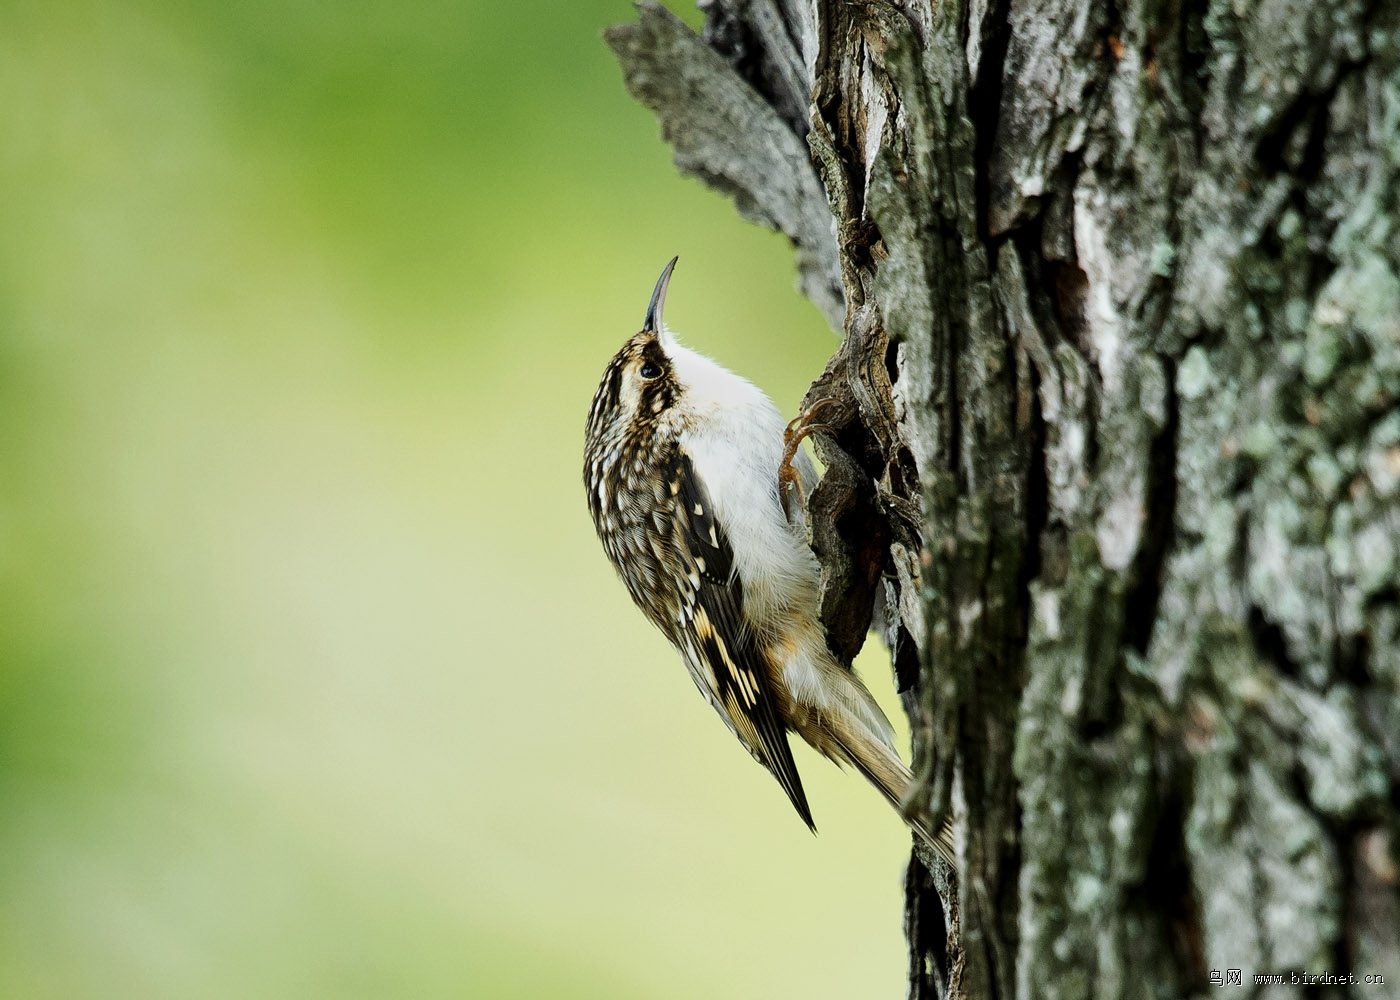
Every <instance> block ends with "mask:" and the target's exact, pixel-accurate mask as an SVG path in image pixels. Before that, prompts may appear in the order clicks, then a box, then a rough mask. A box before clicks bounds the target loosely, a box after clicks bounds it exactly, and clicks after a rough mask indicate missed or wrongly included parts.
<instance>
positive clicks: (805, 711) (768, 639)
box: [584, 260, 954, 863]
mask: <svg viewBox="0 0 1400 1000" xmlns="http://www.w3.org/2000/svg"><path fill="white" fill-rule="evenodd" d="M674 265H675V261H674V260H672V261H671V263H670V264H668V265H667V267H666V270H665V271H664V272H663V273H662V275H661V279H660V280H659V281H658V282H657V284H656V289H655V291H654V292H653V293H652V299H651V304H650V306H649V307H648V309H647V316H646V321H645V322H644V323H643V327H642V330H641V331H640V332H638V333H637V334H635V335H634V336H632V337H631V338H630V339H629V340H628V341H627V342H626V343H625V344H624V345H623V347H622V349H621V350H620V351H618V353H617V354H616V355H615V356H614V357H613V359H612V361H611V362H610V363H609V364H608V367H607V369H606V370H605V371H604V373H603V378H602V381H601V382H600V384H599V386H598V391H597V394H596V395H595V396H594V399H593V405H592V406H591V407H590V409H589V414H588V426H587V433H586V441H585V451H584V485H585V487H586V489H587V493H588V509H589V512H590V513H591V514H592V516H593V523H594V526H595V527H596V528H597V531H598V537H599V538H600V539H601V540H602V543H603V548H604V550H605V551H606V552H607V554H608V558H609V559H610V560H611V561H612V563H613V565H614V566H615V567H616V568H617V570H618V573H619V575H620V576H621V577H622V580H623V582H624V583H625V584H626V586H627V590H628V592H629V593H630V594H631V595H632V599H633V601H634V602H636V604H637V606H638V607H639V608H641V609H642V611H643V612H644V613H645V614H646V616H647V617H648V618H649V619H650V620H651V621H652V623H653V624H654V625H656V626H657V628H659V629H660V630H661V631H662V633H663V634H665V636H666V638H667V639H669V640H670V641H671V643H672V645H674V646H675V647H676V649H677V650H678V651H679V652H680V654H681V659H682V660H683V661H684V662H685V665H686V667H687V669H688V670H689V672H690V675H691V677H692V679H693V680H694V681H695V684H696V687H698V688H699V689H700V691H701V693H702V694H703V695H704V696H705V698H706V700H708V701H709V703H710V704H711V705H712V706H713V707H714V709H715V711H716V712H717V713H718V714H719V716H720V717H721V718H722V719H723V720H724V722H725V724H726V725H727V726H728V727H729V729H730V731H731V732H733V733H734V734H735V736H737V737H738V738H739V741H740V742H741V743H742V744H743V745H744V746H745V748H747V749H748V751H749V752H750V753H751V754H752V755H753V756H754V758H755V759H756V760H758V761H759V763H761V764H763V766H764V767H766V768H767V769H768V770H769V771H770V772H771V773H772V774H773V776H774V777H775V778H776V779H777V780H778V783H779V784H780V785H781V786H782V787H783V790H784V791H785V792H786V793H787V796H788V798H789V799H790V800H791V801H792V804H793V807H794V808H795V809H796V810H797V812H798V815H800V816H801V817H802V819H803V821H804V822H806V823H807V824H808V826H813V823H812V813H811V809H810V808H809V806H808V804H807V798H806V795H805V793H804V791H803V788H802V780H801V778H800V777H799V775H798V773H797V768H796V765H795V764H794V763H793V758H792V752H791V750H790V748H789V746H788V742H787V730H789V729H791V730H793V731H795V732H796V733H798V735H800V736H801V737H802V738H803V739H805V740H806V741H807V742H808V743H809V744H811V745H812V746H813V747H814V748H816V749H817V750H818V751H819V752H821V753H822V754H824V755H825V756H827V757H829V758H830V759H832V760H834V761H836V762H837V763H840V764H850V765H852V766H853V767H855V768H856V769H857V770H859V771H860V772H861V773H862V774H864V775H865V776H866V778H867V779H869V780H870V781H871V783H872V784H874V785H875V786H876V788H878V789H879V790H880V792H881V793H882V794H883V795H884V796H885V798H886V799H887V800H889V801H890V803H891V804H893V805H894V806H895V808H896V809H901V805H902V800H903V797H904V795H905V794H906V792H907V791H908V789H909V786H910V783H911V781H912V776H911V775H910V773H909V769H908V768H907V767H906V766H905V765H904V762H903V761H901V760H900V759H899V755H898V754H897V753H896V752H895V750H894V748H893V739H892V732H891V729H890V725H889V722H888V720H887V719H886V718H885V716H884V714H883V713H882V712H881V711H880V709H879V707H878V706H877V705H876V704H875V700H874V699H873V698H872V697H871V696H870V693H869V692H868V691H867V690H866V689H865V686H864V685H863V684H861V682H860V680H859V678H857V677H856V676H855V674H854V673H852V672H851V671H850V670H848V669H846V668H845V667H843V666H842V665H841V664H839V663H837V662H836V660H835V659H834V658H833V657H832V655H831V653H830V651H829V650H828V649H827V648H826V643H825V635H824V633H823V631H822V627H821V624H820V621H819V619H818V616H817V584H818V574H819V568H818V566H817V563H816V559H815V557H814V556H813V555H812V553H811V551H810V549H808V548H807V545H806V541H805V538H804V537H803V532H802V530H801V528H800V526H797V525H794V524H793V523H792V522H791V521H790V520H789V518H788V515H787V514H786V512H785V509H784V505H783V503H782V500H781V498H780V493H779V490H780V487H779V478H780V477H779V471H780V470H779V467H780V465H782V464H783V461H784V457H785V456H784V434H783V432H784V429H785V422H784V421H783V419H782V416H781V415H780V414H779V412H778V410H777V408H776V407H775V406H774V405H773V404H772V402H771V401H770V400H769V399H768V398H767V397H766V396H765V395H763V393H762V392H760V391H759V390H758V389H757V388H755V387H754V386H753V385H752V384H750V383H749V382H747V381H745V380H744V379H742V378H740V377H739V376H737V375H735V374H733V373H732V372H729V371H726V370H725V369H723V368H721V367H720V366H719V365H717V364H715V363H714V362H713V361H710V360H709V359H707V358H704V357H701V356H700V355H698V354H696V353H695V352H693V351H690V350H688V349H687V348H685V347H683V346H681V345H680V344H678V343H676V342H675V339H674V338H673V337H672V336H671V335H670V333H669V332H668V331H667V330H666V328H665V327H664V325H663V324H662V322H661V308H662V305H663V304H664V299H665V293H666V286H667V283H668V281H669V279H670V275H671V269H672V267H673V266H674ZM794 464H795V465H796V466H797V472H798V473H799V475H800V478H802V479H804V480H805V481H806V483H808V484H810V483H813V482H814V481H815V471H814V470H813V469H812V466H811V463H810V461H809V460H808V459H807V458H806V456H805V455H803V454H801V453H800V452H799V453H798V455H797V457H796V460H795V462H794ZM786 478H789V479H790V478H791V474H790V473H788V474H786ZM901 813H902V809H901ZM906 818H907V817H906ZM909 823H910V826H911V827H912V828H913V829H914V831H915V832H916V833H917V834H919V836H920V837H921V838H922V839H923V840H924V841H925V842H927V843H928V845H929V846H930V847H932V848H933V849H934V850H936V851H937V852H938V853H939V854H941V855H942V856H943V857H944V858H945V859H946V860H948V861H949V862H950V863H953V858H954V854H953V850H952V839H951V836H950V833H949V831H948V830H947V829H944V830H941V831H939V833H938V834H937V835H934V834H933V833H932V832H931V831H930V830H929V829H928V828H927V827H926V825H925V824H924V823H922V822H921V821H920V820H919V819H918V818H917V817H916V818H913V819H909ZM813 828H814V829H815V827H813Z"/></svg>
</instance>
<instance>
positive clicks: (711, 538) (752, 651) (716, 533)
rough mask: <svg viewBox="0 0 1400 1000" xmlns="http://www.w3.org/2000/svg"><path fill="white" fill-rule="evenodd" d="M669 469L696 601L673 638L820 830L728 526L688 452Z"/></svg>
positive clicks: (680, 551) (679, 544)
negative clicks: (749, 613) (748, 609)
mask: <svg viewBox="0 0 1400 1000" xmlns="http://www.w3.org/2000/svg"><path fill="white" fill-rule="evenodd" d="M671 471H672V478H671V483H670V487H671V491H672V494H673V496H674V497H675V502H674V503H673V504H672V505H671V510H673V511H675V515H674V516H675V519H676V523H675V524H674V525H673V529H674V530H673V531H672V532H671V533H670V537H671V540H672V543H673V544H674V545H675V546H676V549H677V552H676V553H675V554H676V555H677V556H678V557H679V559H680V562H681V565H682V566H683V568H684V583H683V584H682V586H683V587H689V588H690V589H691V591H692V593H691V594H689V595H685V596H688V597H690V598H691V599H690V600H682V602H681V605H682V607H685V608H687V609H689V611H688V615H689V616H688V620H686V621H682V622H679V623H677V626H676V633H677V634H676V635H675V636H674V637H673V641H674V642H675V644H676V645H677V646H679V647H680V648H681V650H682V652H683V654H684V655H685V657H686V659H687V665H688V666H690V668H691V673H692V674H693V675H694V676H695V681H696V683H697V684H698V685H700V687H701V690H702V691H704V693H705V695H706V697H707V698H708V699H709V701H710V703H711V704H712V705H714V706H715V708H716V709H718V710H719V713H720V715H721V716H723V717H724V720H725V722H726V723H728V725H729V727H730V728H731V729H732V730H733V731H734V733H735V734H736V735H737V736H738V737H739V739H740V741H742V742H743V744H744V746H745V747H747V748H748V751H749V753H751V754H753V756H754V759H755V760H757V761H758V762H759V763H760V764H762V765H763V766H764V767H766V768H767V769H768V770H769V771H770V772H772V774H773V777H775V778H777V779H778V784H780V785H782V786H783V791H785V792H787V795H788V798H789V799H791V800H792V805H793V808H795V809H796V810H797V813H798V815H799V816H801V817H802V820H803V822H805V823H806V824H807V825H808V826H809V827H811V828H812V829H813V830H815V829H816V826H815V825H814V824H813V823H812V812H811V810H810V809H809V808H808V806H807V796H806V794H805V793H804V792H803V790H802V779H801V778H800V777H799V776H798V774H797V765H796V764H795V763H794V762H793V759H792V749H791V748H790V747H789V746H788V740H787V731H786V727H785V726H784V725H783V720H782V716H781V715H780V714H779V711H778V702H777V698H776V696H775V695H774V692H773V685H772V679H771V677H770V676H769V670H768V667H767V665H766V663H765V662H764V654H763V652H762V650H761V649H759V647H758V644H757V642H756V641H755V638H754V635H753V632H752V630H751V629H750V628H749V627H748V625H747V624H746V622H745V620H744V611H743V609H744V590H743V583H742V581H741V580H740V579H739V576H738V574H737V573H736V572H735V571H734V551H733V550H732V549H731V548H730V547H729V538H728V537H727V536H726V534H725V531H724V525H722V524H720V523H719V521H718V520H716V518H715V514H714V507H713V506H712V505H711V503H710V497H709V493H708V492H707V491H706V489H705V484H704V483H703V482H702V481H701V479H700V477H699V475H698V474H697V473H696V471H695V466H694V465H693V464H692V463H691V461H690V457H689V456H688V455H687V454H686V453H685V452H684V451H683V450H681V451H678V452H677V454H676V460H675V463H674V465H673V468H672V470H671ZM706 688H708V690H706Z"/></svg>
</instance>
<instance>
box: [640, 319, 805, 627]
mask: <svg viewBox="0 0 1400 1000" xmlns="http://www.w3.org/2000/svg"><path fill="white" fill-rule="evenodd" d="M666 353H667V356H668V357H669V358H670V359H671V361H672V363H673V364H674V365H675V368H676V373H677V374H678V375H679V376H680V381H681V383H682V384H683V385H685V387H686V392H685V395H684V397H683V398H682V399H681V400H679V401H678V408H679V409H682V410H683V411H684V413H685V419H684V420H683V421H682V424H683V426H685V427H686V428H687V429H686V430H685V431H684V432H683V433H682V435H681V446H682V447H683V448H684V449H685V451H686V452H687V453H688V454H689V455H690V456H691V460H692V462H693V463H694V465H695V471H696V472H697V473H698V474H699V476H700V479H701V480H702V481H703V482H704V484H705V488H706V491H707V492H708V493H709V495H710V502H711V503H712V504H713V505H714V508H715V517H716V519H717V520H718V521H719V523H720V524H721V525H722V526H723V527H724V529H725V531H726V532H727V533H728V535H729V544H730V547H731V548H732V549H733V550H734V566H735V570H736V572H737V573H738V574H739V578H740V580H741V581H742V582H743V588H744V610H745V613H746V616H747V617H748V619H749V622H750V624H751V625H753V626H754V627H755V628H758V629H760V630H763V631H769V630H770V628H771V626H768V627H765V626H766V623H772V622H774V621H776V620H783V619H788V620H790V619H791V617H792V612H793V611H796V610H799V609H800V611H801V612H803V613H800V614H799V615H798V617H799V618H802V619H806V620H813V621H814V620H815V618H816V606H817V583H818V574H819V569H818V566H817V561H816V558H815V557H814V556H813V555H812V551H811V549H809V548H808V547H807V544H806V540H805V539H804V538H802V537H800V536H799V535H798V534H797V532H796V531H795V530H794V529H793V528H792V527H791V526H789V524H788V521H787V517H786V516H785V515H784V513H783V508H782V503H781V501H780V500H779V498H778V464H779V463H780V462H781V461H782V455H783V430H784V428H785V427H786V426H787V421H786V420H784V419H783V416H782V414H781V413H780V412H779V411H778V408H777V407H776V406H775V405H773V401H772V400H770V399H769V398H768V397H767V396H766V395H764V393H763V391H762V390H761V389H759V388H758V387H757V386H755V385H754V384H753V383H751V382H749V381H748V380H747V379H744V378H741V377H740V376H738V375H735V374H734V373H733V372H731V371H728V370H727V369H725V368H723V367H721V366H720V365H718V364H716V363H715V362H713V361H711V360H710V359H709V358H706V357H704V356H702V355H700V354H696V353H695V352H694V351H691V350H689V349H688V348H685V347H682V346H680V345H679V344H676V343H675V341H674V340H671V341H670V342H669V343H668V344H666ZM798 468H799V470H801V471H802V473H803V477H804V485H805V486H806V487H807V488H808V489H810V488H811V487H812V485H813V479H814V473H813V472H812V469H811V463H810V461H808V460H807V459H806V456H805V455H804V456H801V458H800V460H799V462H798ZM809 477H812V478H809Z"/></svg>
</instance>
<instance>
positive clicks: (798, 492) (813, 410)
mask: <svg viewBox="0 0 1400 1000" xmlns="http://www.w3.org/2000/svg"><path fill="white" fill-rule="evenodd" d="M835 402H836V400H835V399H833V398H831V397H830V396H827V397H825V398H823V399H819V400H817V401H816V402H815V403H813V404H812V405H811V406H809V407H807V409H805V410H803V411H802V412H801V413H799V414H798V415H797V416H795V417H793V418H792V420H790V421H788V425H787V427H786V428H785V429H784V430H783V460H782V462H780V463H779V464H778V497H779V498H780V499H781V500H782V502H783V514H784V516H785V517H787V518H788V520H792V500H791V499H790V498H791V497H792V496H794V495H795V496H796V497H797V506H798V509H799V510H801V511H802V519H803V521H806V520H807V491H806V490H805V489H804V488H803V484H802V475H801V473H799V472H798V471H797V469H796V468H794V467H793V464H792V462H793V459H795V458H796V457H797V449H799V448H801V447H802V441H803V439H805V438H806V437H808V436H809V435H811V434H815V433H816V432H817V431H830V430H832V429H833V428H832V427H831V425H830V424H821V423H816V422H814V421H813V419H812V418H813V417H815V416H816V414H817V411H818V410H820V409H821V408H822V407H824V406H827V405H829V404H831V403H835Z"/></svg>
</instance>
